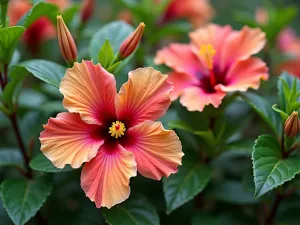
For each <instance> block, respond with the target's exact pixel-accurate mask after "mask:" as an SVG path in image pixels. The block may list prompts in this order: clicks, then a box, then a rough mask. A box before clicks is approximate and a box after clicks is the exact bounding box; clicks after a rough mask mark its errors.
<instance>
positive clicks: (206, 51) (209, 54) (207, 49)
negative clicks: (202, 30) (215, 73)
mask: <svg viewBox="0 0 300 225" xmlns="http://www.w3.org/2000/svg"><path fill="white" fill-rule="evenodd" d="M215 54H216V50H215V49H214V47H213V46H212V45H210V44H207V45H201V47H200V52H199V55H200V56H201V58H202V59H203V60H204V61H205V63H206V66H207V68H208V69H210V70H211V69H212V68H213V57H214V56H215Z"/></svg>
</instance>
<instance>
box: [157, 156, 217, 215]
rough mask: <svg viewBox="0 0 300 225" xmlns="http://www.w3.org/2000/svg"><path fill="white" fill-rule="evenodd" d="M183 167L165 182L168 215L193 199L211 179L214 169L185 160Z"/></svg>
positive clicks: (194, 161)
mask: <svg viewBox="0 0 300 225" xmlns="http://www.w3.org/2000/svg"><path fill="white" fill-rule="evenodd" d="M182 165H183V166H181V167H179V171H178V172H177V173H176V174H172V175H171V176H170V177H169V178H167V179H164V180H163V189H164V195H165V200H166V203H167V214H170V213H171V212H172V211H174V210H175V209H177V208H178V207H180V206H182V205H183V204H185V203H186V202H188V201H190V200H191V199H193V198H194V197H195V196H196V195H197V194H198V193H200V192H201V191H202V190H203V189H204V188H205V187H206V185H207V183H208V181H209V180H210V178H211V174H212V169H211V168H210V167H209V166H207V165H202V164H200V163H198V162H197V161H196V160H187V159H186V158H185V160H184V162H183V164H182Z"/></svg>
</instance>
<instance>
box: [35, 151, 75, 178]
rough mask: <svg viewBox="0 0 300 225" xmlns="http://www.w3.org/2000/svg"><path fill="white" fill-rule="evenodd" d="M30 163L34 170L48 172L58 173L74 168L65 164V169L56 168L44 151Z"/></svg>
mask: <svg viewBox="0 0 300 225" xmlns="http://www.w3.org/2000/svg"><path fill="white" fill-rule="evenodd" d="M29 165H30V167H31V169H33V170H36V171H41V172H47V173H58V172H65V171H70V170H73V169H72V167H70V166H69V165H67V166H65V168H63V169H58V168H56V167H55V166H54V165H53V164H52V162H51V161H50V160H49V159H47V158H46V156H44V154H43V153H39V154H38V155H37V156H36V157H34V158H33V159H32V160H31V162H30V164H29Z"/></svg>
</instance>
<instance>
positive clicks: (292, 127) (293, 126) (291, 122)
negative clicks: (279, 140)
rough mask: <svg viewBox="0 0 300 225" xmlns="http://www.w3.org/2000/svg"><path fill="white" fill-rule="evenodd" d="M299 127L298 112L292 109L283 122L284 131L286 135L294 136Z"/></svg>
mask: <svg viewBox="0 0 300 225" xmlns="http://www.w3.org/2000/svg"><path fill="white" fill-rule="evenodd" d="M299 129H300V121H299V118H298V112H296V111H294V112H293V113H292V114H291V115H290V116H289V117H288V118H287V120H286V121H285V123H284V133H285V134H286V135H287V136H288V137H295V136H296V135H297V134H298V132H299Z"/></svg>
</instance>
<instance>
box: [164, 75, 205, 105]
mask: <svg viewBox="0 0 300 225" xmlns="http://www.w3.org/2000/svg"><path fill="white" fill-rule="evenodd" d="M168 81H170V82H171V83H172V84H173V90H172V91H171V93H170V98H171V100H172V101H174V100H176V99H177V98H178V97H179V95H180V94H181V93H182V92H183V91H184V89H185V88H187V87H190V86H196V85H198V84H199V80H198V79H196V78H195V77H192V76H189V75H188V74H185V73H177V72H171V73H170V74H169V78H168Z"/></svg>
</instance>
